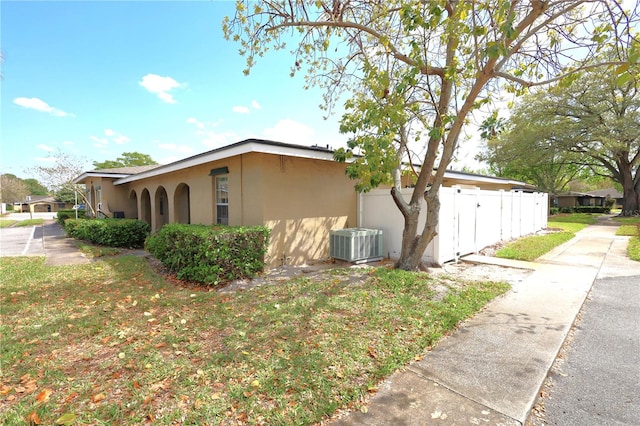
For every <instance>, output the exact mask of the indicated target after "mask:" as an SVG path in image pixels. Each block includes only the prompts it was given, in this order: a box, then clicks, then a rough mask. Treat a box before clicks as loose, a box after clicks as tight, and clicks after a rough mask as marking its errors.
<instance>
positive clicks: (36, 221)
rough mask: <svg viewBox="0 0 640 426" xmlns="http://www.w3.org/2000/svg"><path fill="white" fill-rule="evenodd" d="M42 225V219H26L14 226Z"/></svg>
mask: <svg viewBox="0 0 640 426" xmlns="http://www.w3.org/2000/svg"><path fill="white" fill-rule="evenodd" d="M43 223H44V219H26V220H21V221H20V222H18V224H17V225H16V226H34V225H42V224H43Z"/></svg>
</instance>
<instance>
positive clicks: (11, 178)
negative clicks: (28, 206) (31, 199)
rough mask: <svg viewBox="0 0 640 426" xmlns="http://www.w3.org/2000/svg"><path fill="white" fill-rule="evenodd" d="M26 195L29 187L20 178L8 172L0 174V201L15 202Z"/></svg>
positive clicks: (21, 199)
mask: <svg viewBox="0 0 640 426" xmlns="http://www.w3.org/2000/svg"><path fill="white" fill-rule="evenodd" d="M27 195H29V188H28V187H27V185H26V184H25V183H24V181H23V180H22V179H20V178H19V177H16V175H12V174H10V173H5V174H2V175H0V201H2V202H3V203H16V202H20V201H24V199H25V197H26V196H27Z"/></svg>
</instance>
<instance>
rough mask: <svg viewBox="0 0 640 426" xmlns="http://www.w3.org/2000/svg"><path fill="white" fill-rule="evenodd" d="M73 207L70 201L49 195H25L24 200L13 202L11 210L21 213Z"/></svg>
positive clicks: (55, 210) (52, 210)
mask: <svg viewBox="0 0 640 426" xmlns="http://www.w3.org/2000/svg"><path fill="white" fill-rule="evenodd" d="M72 207H73V204H72V203H63V202H60V201H56V200H55V198H53V197H52V196H50V195H27V197H26V198H25V200H24V201H22V202H19V203H13V210H14V211H15V212H22V213H27V212H31V213H42V212H57V211H58V210H66V209H70V208H72Z"/></svg>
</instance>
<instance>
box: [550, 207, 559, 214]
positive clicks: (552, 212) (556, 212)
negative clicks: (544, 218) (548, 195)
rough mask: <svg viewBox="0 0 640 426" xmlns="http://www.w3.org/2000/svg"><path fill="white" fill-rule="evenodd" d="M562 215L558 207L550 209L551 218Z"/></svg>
mask: <svg viewBox="0 0 640 426" xmlns="http://www.w3.org/2000/svg"><path fill="white" fill-rule="evenodd" d="M558 213H560V209H559V208H558V207H550V208H549V214H550V215H551V216H553V215H554V214H558Z"/></svg>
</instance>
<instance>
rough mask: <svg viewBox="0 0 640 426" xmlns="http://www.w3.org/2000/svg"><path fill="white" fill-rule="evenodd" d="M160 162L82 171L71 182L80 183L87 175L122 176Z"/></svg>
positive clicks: (148, 168) (142, 170) (152, 166)
mask: <svg viewBox="0 0 640 426" xmlns="http://www.w3.org/2000/svg"><path fill="white" fill-rule="evenodd" d="M160 166H161V165H160V164H153V165H149V166H132V167H115V168H112V169H97V170H91V171H88V172H84V173H83V174H81V175H80V176H78V177H77V178H75V179H74V180H73V183H82V182H84V181H85V180H86V179H87V178H89V177H114V178H123V177H127V176H131V175H135V174H138V173H142V172H146V171H148V170H153V169H156V168H158V167H160Z"/></svg>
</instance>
